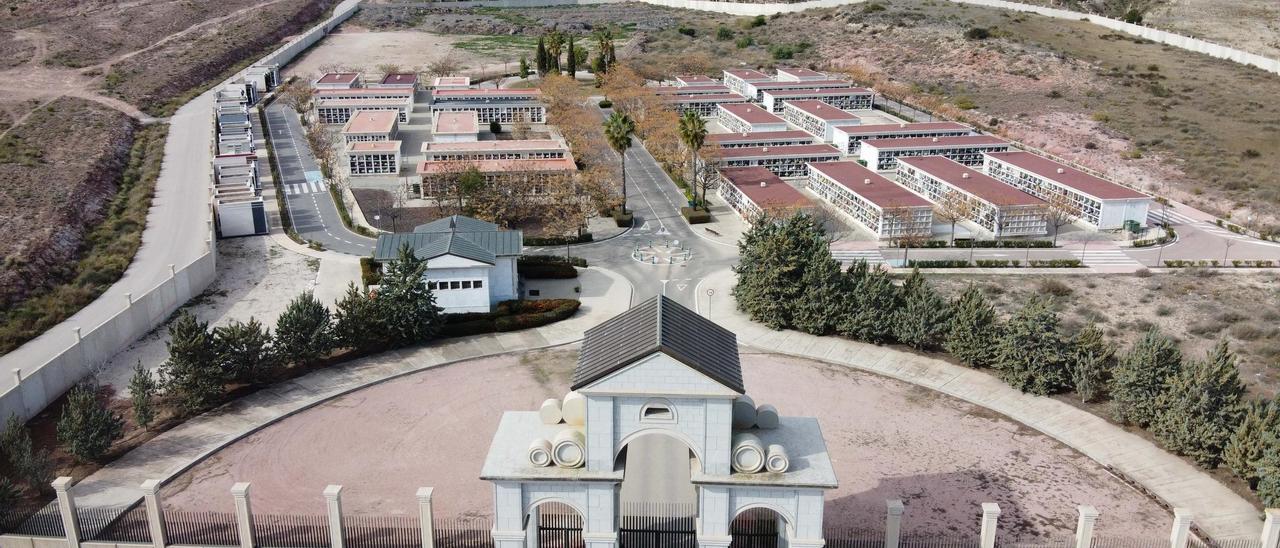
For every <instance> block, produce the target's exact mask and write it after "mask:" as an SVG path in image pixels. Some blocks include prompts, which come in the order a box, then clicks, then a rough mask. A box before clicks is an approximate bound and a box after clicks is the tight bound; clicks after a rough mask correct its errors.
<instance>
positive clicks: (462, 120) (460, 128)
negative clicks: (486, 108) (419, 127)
mask: <svg viewBox="0 0 1280 548" xmlns="http://www.w3.org/2000/svg"><path fill="white" fill-rule="evenodd" d="M478 120H479V118H478V116H477V115H476V113H475V111H473V110H450V111H444V112H437V113H435V115H434V116H433V117H432V120H431V122H432V124H431V126H432V127H431V132H432V133H479V132H480V122H479V121H478Z"/></svg>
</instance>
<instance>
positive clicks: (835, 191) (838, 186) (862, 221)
mask: <svg viewBox="0 0 1280 548" xmlns="http://www.w3.org/2000/svg"><path fill="white" fill-rule="evenodd" d="M882 179H883V178H882ZM808 184H809V190H812V191H813V193H814V194H817V195H818V196H820V197H822V199H823V200H826V201H827V202H829V203H831V205H833V206H835V207H836V209H838V210H840V212H842V213H844V214H846V215H848V216H849V217H850V218H851V219H853V220H854V221H855V222H857V223H858V224H859V225H862V227H863V228H865V229H867V230H869V231H870V232H871V233H872V234H875V235H876V236H877V237H878V238H881V239H895V238H901V237H904V236H921V237H927V236H930V235H932V233H933V208H932V207H930V206H928V205H904V206H896V207H891V208H885V207H882V206H881V205H879V204H878V203H876V202H877V201H876V200H874V199H871V198H870V197H868V196H867V195H866V194H865V193H862V192H858V191H857V190H855V189H856V188H857V185H858V184H860V183H856V182H854V183H849V184H845V183H844V182H841V181H838V180H836V178H835V177H833V176H831V175H830V174H827V173H823V172H822V171H821V170H819V169H815V168H814V166H809V181H808ZM870 184H872V185H874V184H879V185H886V184H887V185H894V183H893V182H891V181H888V180H887V179H883V180H877V181H875V182H874V183H870ZM894 186H896V185H894ZM899 188H900V187H899ZM868 190H870V188H868ZM902 191H903V192H907V191H906V190H905V189H903V190H902Z"/></svg>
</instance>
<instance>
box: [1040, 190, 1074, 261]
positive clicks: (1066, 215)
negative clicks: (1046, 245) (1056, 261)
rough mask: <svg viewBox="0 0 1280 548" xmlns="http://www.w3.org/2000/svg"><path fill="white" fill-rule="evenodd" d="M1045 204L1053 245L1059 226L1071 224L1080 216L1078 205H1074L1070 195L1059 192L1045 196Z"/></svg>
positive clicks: (1059, 229) (1056, 243) (1056, 238)
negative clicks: (1051, 230)
mask: <svg viewBox="0 0 1280 548" xmlns="http://www.w3.org/2000/svg"><path fill="white" fill-rule="evenodd" d="M1044 201H1045V204H1046V205H1047V206H1048V208H1047V211H1046V213H1047V214H1048V215H1047V218H1048V220H1049V224H1051V225H1053V245H1054V246H1055V247H1056V246H1057V245H1058V232H1060V231H1061V228H1062V227H1064V226H1067V225H1069V224H1071V223H1072V222H1073V221H1075V220H1076V218H1078V217H1079V216H1080V206H1078V205H1076V202H1075V200H1072V199H1071V197H1070V196H1067V195H1066V194H1063V193H1061V192H1054V193H1052V194H1049V196H1047V197H1046V198H1045V200H1044Z"/></svg>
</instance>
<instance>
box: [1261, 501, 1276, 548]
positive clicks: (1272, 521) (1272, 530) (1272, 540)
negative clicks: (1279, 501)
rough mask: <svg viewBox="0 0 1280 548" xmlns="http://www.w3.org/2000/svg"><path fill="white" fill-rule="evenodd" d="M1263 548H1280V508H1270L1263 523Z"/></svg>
mask: <svg viewBox="0 0 1280 548" xmlns="http://www.w3.org/2000/svg"><path fill="white" fill-rule="evenodd" d="M1262 548H1280V508H1268V509H1267V520H1266V521H1264V522H1262Z"/></svg>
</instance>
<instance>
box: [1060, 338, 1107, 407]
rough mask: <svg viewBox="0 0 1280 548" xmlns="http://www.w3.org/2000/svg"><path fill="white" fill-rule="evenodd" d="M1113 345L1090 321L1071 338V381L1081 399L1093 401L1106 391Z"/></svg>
mask: <svg viewBox="0 0 1280 548" xmlns="http://www.w3.org/2000/svg"><path fill="white" fill-rule="evenodd" d="M1115 353H1116V350H1115V346H1114V345H1112V344H1111V343H1110V342H1108V341H1107V339H1106V337H1105V336H1103V334H1102V329H1101V328H1099V327H1098V326H1097V325H1096V324H1089V325H1087V326H1085V327H1084V329H1081V330H1080V332H1079V333H1076V336H1075V338H1074V339H1072V341H1071V355H1070V357H1069V361H1070V363H1069V364H1068V365H1069V366H1070V367H1071V382H1072V385H1074V386H1075V389H1076V394H1077V395H1079V396H1080V401H1083V402H1085V403H1088V402H1091V401H1095V400H1097V399H1099V398H1101V397H1102V395H1103V394H1104V393H1105V392H1106V386H1107V379H1108V377H1109V376H1110V375H1111V367H1112V362H1113V360H1114V358H1115Z"/></svg>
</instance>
